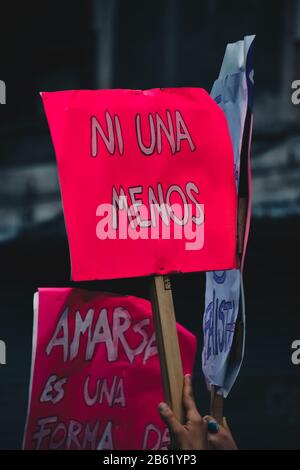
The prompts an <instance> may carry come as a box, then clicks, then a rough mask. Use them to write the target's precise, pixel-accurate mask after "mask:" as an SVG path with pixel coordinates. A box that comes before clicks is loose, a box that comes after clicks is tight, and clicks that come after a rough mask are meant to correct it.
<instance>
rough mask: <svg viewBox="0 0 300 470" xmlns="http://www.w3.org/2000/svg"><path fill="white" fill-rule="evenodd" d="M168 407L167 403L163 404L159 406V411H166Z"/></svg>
mask: <svg viewBox="0 0 300 470" xmlns="http://www.w3.org/2000/svg"><path fill="white" fill-rule="evenodd" d="M167 406H168V405H167V404H166V403H164V402H162V403H160V404H159V405H158V409H159V411H165V410H166V409H167Z"/></svg>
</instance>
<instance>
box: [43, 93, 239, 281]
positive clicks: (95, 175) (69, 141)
mask: <svg viewBox="0 0 300 470" xmlns="http://www.w3.org/2000/svg"><path fill="white" fill-rule="evenodd" d="M42 98H43V103H44V107H45V111H46V114H47V118H48V122H49V126H50V131H51V135H52V140H53V143H54V147H55V151H56V156H57V162H58V171H59V178H60V186H61V192H62V199H63V207H64V215H65V221H66V228H67V233H68V239H69V246H70V254H71V264H72V278H73V279H74V280H91V279H111V278H123V277H133V276H146V275H153V274H167V273H172V272H173V273H174V272H192V271H201V270H204V271H206V270H216V269H229V268H235V267H236V199H237V197H236V190H235V181H234V171H233V168H234V167H233V150H232V144H231V139H230V135H229V131H228V126H227V122H226V118H225V116H224V114H223V111H222V110H221V109H220V108H219V106H218V105H217V104H216V103H215V102H214V101H213V99H212V98H211V97H210V96H209V95H208V94H207V93H206V92H205V91H204V90H202V89H197V88H178V89H171V88H170V89H152V90H145V91H142V90H97V91H96V90H95V91H83V90H82V91H62V92H53V93H47V92H43V93H42Z"/></svg>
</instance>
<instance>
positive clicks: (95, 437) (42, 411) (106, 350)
mask: <svg viewBox="0 0 300 470" xmlns="http://www.w3.org/2000/svg"><path fill="white" fill-rule="evenodd" d="M34 310H35V312H34V331H33V355H32V368H31V380H30V396H29V405H28V416H27V423H26V430H25V435H24V448H25V449H127V450H130V449H160V448H166V447H167V445H168V443H169V435H168V431H167V429H166V426H165V425H164V423H163V422H162V421H161V419H160V417H159V415H158V411H157V405H158V403H159V402H160V401H162V399H163V390H162V383H161V376H160V368H159V360H158V356H157V349H156V343H155V335H154V327H153V324H152V316H151V305H150V303H149V302H148V301H147V300H144V299H140V298H136V297H131V296H118V295H110V294H106V293H96V292H89V291H85V290H81V289H71V288H61V289H54V288H52V289H39V292H38V297H37V294H36V297H35V309H34ZM177 328H178V336H179V343H180V348H181V355H182V361H183V368H184V371H185V373H191V371H192V368H193V361H194V355H195V348H196V340H195V337H194V336H193V335H192V334H191V333H189V332H188V331H186V330H185V329H184V328H182V327H181V326H180V325H178V327H177Z"/></svg>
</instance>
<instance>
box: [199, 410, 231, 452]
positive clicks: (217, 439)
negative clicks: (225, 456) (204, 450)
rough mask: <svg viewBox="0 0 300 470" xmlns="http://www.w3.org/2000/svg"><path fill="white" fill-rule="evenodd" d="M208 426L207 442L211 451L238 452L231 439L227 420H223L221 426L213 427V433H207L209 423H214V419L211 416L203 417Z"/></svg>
mask: <svg viewBox="0 0 300 470" xmlns="http://www.w3.org/2000/svg"><path fill="white" fill-rule="evenodd" d="M203 420H204V421H206V423H207V426H208V433H207V440H208V444H209V446H210V448H211V449H213V450H238V448H237V445H236V443H235V441H234V439H233V436H232V434H231V431H230V429H229V426H228V424H227V420H226V418H225V417H224V418H223V424H222V425H218V424H217V425H216V426H215V429H216V430H215V432H213V433H212V432H209V428H210V426H209V424H208V423H209V422H213V423H215V422H216V421H215V419H214V418H213V417H212V416H205V417H204V418H203Z"/></svg>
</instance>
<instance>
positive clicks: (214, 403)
mask: <svg viewBox="0 0 300 470" xmlns="http://www.w3.org/2000/svg"><path fill="white" fill-rule="evenodd" d="M217 391H218V387H217V386H216V385H212V386H211V391H210V414H211V416H213V418H215V420H216V421H217V422H218V423H219V424H223V397H222V395H218V393H217Z"/></svg>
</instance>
